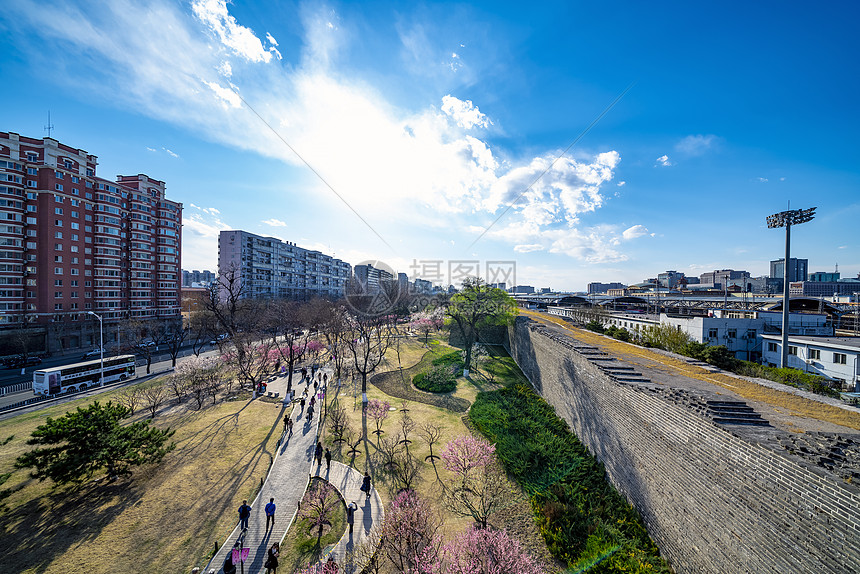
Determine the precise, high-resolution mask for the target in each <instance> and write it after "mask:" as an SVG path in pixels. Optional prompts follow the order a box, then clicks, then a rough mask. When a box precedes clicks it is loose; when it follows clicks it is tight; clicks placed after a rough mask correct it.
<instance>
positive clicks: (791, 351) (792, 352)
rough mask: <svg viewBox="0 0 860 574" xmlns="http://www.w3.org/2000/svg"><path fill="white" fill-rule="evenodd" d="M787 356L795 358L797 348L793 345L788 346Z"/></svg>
mask: <svg viewBox="0 0 860 574" xmlns="http://www.w3.org/2000/svg"><path fill="white" fill-rule="evenodd" d="M788 354H789V355H794V356H797V347H796V346H794V345H789V346H788Z"/></svg>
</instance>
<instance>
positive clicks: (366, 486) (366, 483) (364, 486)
mask: <svg viewBox="0 0 860 574" xmlns="http://www.w3.org/2000/svg"><path fill="white" fill-rule="evenodd" d="M359 490H361V491H362V492H363V493H365V494H366V495H367V498H370V475H369V474H368V473H367V471H364V480H362V481H361V488H360V489H359Z"/></svg>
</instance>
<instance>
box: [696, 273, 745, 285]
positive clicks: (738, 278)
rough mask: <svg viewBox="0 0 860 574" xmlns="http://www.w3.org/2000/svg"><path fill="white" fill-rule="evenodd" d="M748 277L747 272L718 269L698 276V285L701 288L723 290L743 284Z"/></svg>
mask: <svg viewBox="0 0 860 574" xmlns="http://www.w3.org/2000/svg"><path fill="white" fill-rule="evenodd" d="M749 276H750V274H749V272H748V271H735V270H734V269H720V270H716V271H709V272H708V273H702V274H701V275H699V284H700V285H701V287H702V288H710V289H725V288H726V287H728V286H730V285H739V284H743V283H744V281H745V280H746V279H747V278H748V277H749Z"/></svg>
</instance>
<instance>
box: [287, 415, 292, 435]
mask: <svg viewBox="0 0 860 574" xmlns="http://www.w3.org/2000/svg"><path fill="white" fill-rule="evenodd" d="M287 428H288V429H290V435H289V436H293V419H292V418H289V417H288V418H287Z"/></svg>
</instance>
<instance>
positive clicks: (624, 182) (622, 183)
mask: <svg viewBox="0 0 860 574" xmlns="http://www.w3.org/2000/svg"><path fill="white" fill-rule="evenodd" d="M615 185H617V186H618V187H624V186H625V185H627V182H626V181H619V182H618V183H616V184H615Z"/></svg>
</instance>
